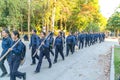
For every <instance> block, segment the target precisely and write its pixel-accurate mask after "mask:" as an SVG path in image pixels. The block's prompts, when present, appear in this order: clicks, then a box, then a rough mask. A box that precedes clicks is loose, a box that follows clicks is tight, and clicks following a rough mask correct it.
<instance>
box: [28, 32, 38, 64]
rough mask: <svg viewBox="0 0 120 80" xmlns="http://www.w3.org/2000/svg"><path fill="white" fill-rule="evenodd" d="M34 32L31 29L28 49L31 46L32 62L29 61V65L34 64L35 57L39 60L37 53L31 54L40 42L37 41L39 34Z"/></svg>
mask: <svg viewBox="0 0 120 80" xmlns="http://www.w3.org/2000/svg"><path fill="white" fill-rule="evenodd" d="M36 32H37V31H36V30H32V36H31V38H30V45H29V49H30V48H31V47H32V50H31V57H32V63H31V65H35V64H36V59H38V60H39V56H38V55H37V54H36V55H35V56H33V55H34V53H35V52H36V50H37V48H38V46H39V44H40V43H39V40H40V38H39V36H37V34H36Z"/></svg>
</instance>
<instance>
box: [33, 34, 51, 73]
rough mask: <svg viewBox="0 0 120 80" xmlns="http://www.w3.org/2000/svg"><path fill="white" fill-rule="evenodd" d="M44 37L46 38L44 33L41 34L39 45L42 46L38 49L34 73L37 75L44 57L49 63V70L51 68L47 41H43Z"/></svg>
mask: <svg viewBox="0 0 120 80" xmlns="http://www.w3.org/2000/svg"><path fill="white" fill-rule="evenodd" d="M45 36H46V33H45V32H41V39H40V45H42V46H41V48H40V55H39V62H38V64H37V67H36V70H35V73H39V72H40V68H41V64H42V60H43V57H44V56H45V57H46V59H47V60H48V62H49V68H51V67H52V63H51V59H50V56H49V55H50V54H49V41H48V40H45V41H44V39H45ZM43 41H44V42H43Z"/></svg>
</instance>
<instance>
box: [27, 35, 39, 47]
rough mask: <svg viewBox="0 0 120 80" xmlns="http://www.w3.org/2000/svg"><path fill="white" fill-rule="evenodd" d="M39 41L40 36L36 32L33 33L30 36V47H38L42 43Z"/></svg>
mask: <svg viewBox="0 0 120 80" xmlns="http://www.w3.org/2000/svg"><path fill="white" fill-rule="evenodd" d="M39 42H40V38H39V36H37V35H36V34H32V36H31V38H30V45H29V47H34V46H36V47H37V48H38V46H39V44H40V43H39Z"/></svg>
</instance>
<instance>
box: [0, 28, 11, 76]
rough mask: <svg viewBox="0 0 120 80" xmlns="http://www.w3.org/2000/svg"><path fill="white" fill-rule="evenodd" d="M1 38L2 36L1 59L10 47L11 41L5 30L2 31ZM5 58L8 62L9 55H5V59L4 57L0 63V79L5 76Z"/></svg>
mask: <svg viewBox="0 0 120 80" xmlns="http://www.w3.org/2000/svg"><path fill="white" fill-rule="evenodd" d="M2 36H3V39H2V49H3V50H2V53H1V56H0V57H2V56H3V55H4V54H5V53H6V52H7V50H8V49H9V48H10V47H11V45H12V39H11V38H10V33H9V31H8V30H7V29H5V30H3V31H2ZM6 58H7V60H8V61H9V55H7V57H5V58H4V59H3V60H2V61H1V62H0V68H1V70H2V75H1V76H0V77H4V76H5V75H6V74H7V70H6V68H5V65H4V61H5V60H6Z"/></svg>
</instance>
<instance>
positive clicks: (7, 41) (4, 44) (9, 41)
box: [1, 37, 13, 56]
mask: <svg viewBox="0 0 120 80" xmlns="http://www.w3.org/2000/svg"><path fill="white" fill-rule="evenodd" d="M12 42H13V41H12V39H11V38H10V37H7V38H3V40H2V49H3V50H2V53H1V56H2V55H4V54H5V53H6V52H7V50H8V49H9V48H10V47H11V46H12Z"/></svg>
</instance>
